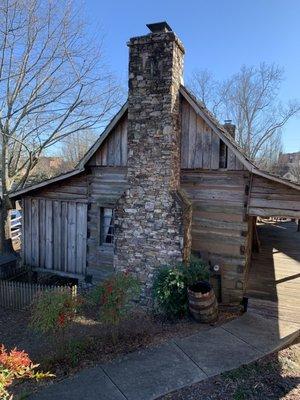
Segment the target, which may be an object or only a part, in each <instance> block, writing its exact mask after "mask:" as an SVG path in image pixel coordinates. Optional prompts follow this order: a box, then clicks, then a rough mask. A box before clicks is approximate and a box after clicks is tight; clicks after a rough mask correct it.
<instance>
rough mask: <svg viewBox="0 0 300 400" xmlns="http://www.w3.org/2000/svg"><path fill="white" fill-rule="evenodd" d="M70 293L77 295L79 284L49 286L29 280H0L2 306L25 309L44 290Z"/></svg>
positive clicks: (0, 301)
mask: <svg viewBox="0 0 300 400" xmlns="http://www.w3.org/2000/svg"><path fill="white" fill-rule="evenodd" d="M49 291H50V292H60V293H64V292H67V293H70V295H71V296H76V295H77V286H72V287H69V286H48V285H39V284H36V283H28V282H15V281H0V307H3V308H8V309H12V310H24V309H26V308H27V307H29V306H30V304H31V303H32V302H33V300H34V299H35V298H36V296H38V295H39V294H40V293H43V292H49Z"/></svg>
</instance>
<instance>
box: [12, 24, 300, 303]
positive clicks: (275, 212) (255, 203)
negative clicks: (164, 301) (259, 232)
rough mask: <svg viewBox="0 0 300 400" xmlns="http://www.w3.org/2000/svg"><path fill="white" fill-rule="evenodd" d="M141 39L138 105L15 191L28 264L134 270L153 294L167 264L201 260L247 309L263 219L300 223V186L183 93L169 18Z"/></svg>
mask: <svg viewBox="0 0 300 400" xmlns="http://www.w3.org/2000/svg"><path fill="white" fill-rule="evenodd" d="M147 26H148V28H149V30H150V32H149V33H148V34H146V35H144V36H139V37H134V38H131V39H130V41H129V43H128V46H129V85H128V86H129V89H128V100H127V101H126V103H125V104H124V105H123V107H122V108H121V109H120V111H119V112H118V113H117V114H116V115H115V117H114V118H113V119H112V120H111V122H110V123H109V124H108V126H107V127H106V129H105V130H104V131H103V133H102V134H101V135H100V136H99V138H98V140H97V141H96V143H95V144H94V145H93V146H92V147H91V149H90V150H89V151H88V152H87V154H86V155H85V156H84V157H83V159H82V160H81V161H80V162H79V164H78V166H77V167H76V168H75V169H74V170H73V171H70V172H69V173H66V174H64V175H60V176H57V177H55V178H52V179H49V180H46V181H43V182H41V183H39V184H36V185H33V186H31V187H27V188H25V189H22V190H19V191H17V192H14V193H12V194H11V199H12V200H21V203H22V209H23V244H22V257H23V263H24V264H25V265H27V266H30V267H31V268H33V269H35V270H37V271H46V272H53V273H55V274H59V275H63V276H70V277H74V278H77V279H89V280H91V279H92V280H93V281H97V280H101V279H103V278H105V277H106V276H108V275H109V274H112V273H113V272H114V271H124V270H128V271H131V272H133V273H134V274H136V275H137V276H138V277H139V279H140V280H141V282H142V284H143V288H144V293H145V294H146V296H147V293H148V296H149V293H150V289H151V284H152V280H153V276H154V274H155V271H156V269H157V268H159V267H160V266H162V265H166V264H172V263H175V262H180V261H182V260H185V259H187V258H188V257H189V254H190V253H191V252H194V253H196V254H197V255H199V256H201V257H202V258H203V259H204V260H206V261H207V262H208V263H209V264H210V265H211V266H212V267H215V269H216V270H217V269H218V270H219V273H220V277H221V300H222V302H224V303H234V302H239V301H240V300H241V299H242V297H243V294H244V291H245V280H246V275H247V271H248V270H249V265H250V262H251V253H252V247H253V245H252V243H253V239H254V237H255V220H256V217H258V216H260V217H269V216H285V217H291V218H300V187H299V185H296V184H295V183H292V182H289V181H287V180H284V179H282V178H279V177H277V176H273V175H271V174H269V173H266V172H264V171H261V170H260V169H258V168H257V167H256V166H255V165H254V164H253V162H252V161H251V160H250V159H248V157H247V156H246V155H245V154H244V152H243V150H242V149H241V148H240V147H239V146H238V144H237V142H236V141H235V126H234V125H233V124H232V123H231V121H226V122H225V124H220V123H219V122H218V121H217V120H216V119H215V118H214V116H213V115H212V114H211V113H210V112H209V111H208V110H207V109H206V107H205V106H204V105H203V104H202V103H201V102H199V101H198V100H197V99H196V98H195V97H194V96H193V95H192V94H191V93H190V92H189V90H188V89H187V88H186V87H184V86H183V84H182V82H183V81H182V77H183V57H184V47H183V45H182V43H181V41H180V40H179V39H178V37H177V36H176V35H175V33H174V32H173V31H172V29H171V28H170V27H169V25H168V24H167V23H165V22H163V23H156V24H149V25H147Z"/></svg>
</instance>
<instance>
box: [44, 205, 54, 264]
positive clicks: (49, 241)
mask: <svg viewBox="0 0 300 400" xmlns="http://www.w3.org/2000/svg"><path fill="white" fill-rule="evenodd" d="M45 206H46V256H45V267H46V268H47V269H52V268H53V208H52V207H53V202H52V200H46V204H45Z"/></svg>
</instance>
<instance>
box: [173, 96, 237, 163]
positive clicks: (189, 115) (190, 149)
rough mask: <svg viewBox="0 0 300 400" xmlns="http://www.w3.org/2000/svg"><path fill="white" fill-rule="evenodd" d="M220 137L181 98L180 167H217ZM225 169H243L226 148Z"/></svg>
mask: <svg viewBox="0 0 300 400" xmlns="http://www.w3.org/2000/svg"><path fill="white" fill-rule="evenodd" d="M219 162H220V138H219V136H218V135H216V134H215V133H214V132H213V130H212V129H211V128H210V127H209V126H208V125H207V124H206V122H205V121H204V120H203V119H202V118H201V117H200V116H199V115H197V114H196V112H195V111H194V109H193V108H192V107H191V106H190V104H189V103H188V102H187V101H186V100H185V99H183V98H182V103H181V167H182V168H184V169H186V168H190V169H194V168H201V169H205V170H209V169H213V170H217V169H219ZM227 170H244V167H243V165H242V164H241V163H240V161H238V160H236V156H235V155H234V153H233V152H232V151H231V150H230V149H228V159H227Z"/></svg>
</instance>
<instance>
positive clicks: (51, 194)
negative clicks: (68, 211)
mask: <svg viewBox="0 0 300 400" xmlns="http://www.w3.org/2000/svg"><path fill="white" fill-rule="evenodd" d="M30 195H31V196H38V197H45V198H46V197H47V198H51V199H58V200H76V201H79V200H81V201H86V200H87V195H88V181H87V174H86V173H82V174H81V175H79V176H74V177H71V178H67V179H66V180H64V181H61V182H55V183H52V184H50V185H49V186H46V187H43V188H41V189H39V190H36V191H35V192H32V193H31V194H30Z"/></svg>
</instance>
